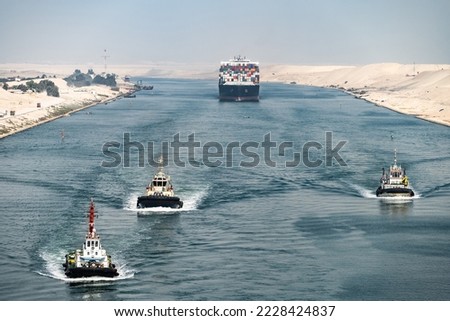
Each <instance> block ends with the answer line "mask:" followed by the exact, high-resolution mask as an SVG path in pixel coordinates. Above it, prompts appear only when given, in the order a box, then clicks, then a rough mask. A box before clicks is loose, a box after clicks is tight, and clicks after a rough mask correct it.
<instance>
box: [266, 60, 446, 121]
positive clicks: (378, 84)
mask: <svg viewBox="0 0 450 321" xmlns="http://www.w3.org/2000/svg"><path fill="white" fill-rule="evenodd" d="M261 78H262V79H264V81H278V82H285V83H296V84H302V85H310V86H318V87H332V88H337V89H339V90H342V91H345V92H347V93H349V94H352V95H354V96H355V97H357V98H360V99H364V100H366V101H369V102H372V103H374V104H376V105H378V106H381V107H385V108H389V109H391V110H393V111H396V112H399V113H402V114H408V115H413V116H415V117H417V118H420V119H423V120H427V121H430V122H434V123H438V124H441V125H445V126H450V65H415V64H411V65H401V64H394V63H390V64H373V65H365V66H358V67H356V66H318V67H314V66H282V65H274V66H268V67H266V69H265V72H264V74H262V75H261Z"/></svg>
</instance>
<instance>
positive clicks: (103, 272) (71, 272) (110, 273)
mask: <svg viewBox="0 0 450 321" xmlns="http://www.w3.org/2000/svg"><path fill="white" fill-rule="evenodd" d="M64 274H65V275H66V276H67V277H68V278H73V279H75V278H88V277H93V276H100V277H106V278H113V277H116V276H118V275H119V273H117V269H115V268H97V267H96V268H93V267H74V268H68V269H66V270H65V272H64Z"/></svg>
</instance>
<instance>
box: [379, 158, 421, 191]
mask: <svg viewBox="0 0 450 321" xmlns="http://www.w3.org/2000/svg"><path fill="white" fill-rule="evenodd" d="M376 195H377V197H407V198H410V197H413V196H414V191H413V190H412V188H411V187H410V184H409V180H408V176H406V171H405V169H404V168H402V167H401V166H400V165H397V150H395V151H394V164H393V165H391V166H390V167H389V171H388V172H387V173H386V172H385V170H384V168H383V173H382V175H381V179H380V186H379V187H378V189H377V190H376Z"/></svg>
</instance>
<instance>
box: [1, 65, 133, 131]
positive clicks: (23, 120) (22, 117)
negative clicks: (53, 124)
mask: <svg viewBox="0 0 450 321" xmlns="http://www.w3.org/2000/svg"><path fill="white" fill-rule="evenodd" d="M69 74H70V73H69ZM22 75H23V76H22ZM40 75H42V73H41V74H40ZM47 75H48V74H47ZM20 76H21V77H27V78H28V77H34V76H36V72H24V71H22V72H20ZM54 76H56V75H52V76H50V77H49V78H45V79H48V80H50V81H52V82H54V83H55V85H56V86H58V88H59V94H60V97H50V96H47V94H46V93H45V92H44V93H37V92H31V91H29V92H25V93H22V92H21V91H20V90H4V89H3V88H0V138H3V137H7V136H9V135H12V134H15V133H18V132H21V131H24V130H27V129H29V128H32V127H34V126H38V125H40V124H43V123H46V122H49V121H52V120H55V119H58V118H60V117H63V116H67V115H70V114H71V113H74V112H77V111H80V110H82V109H86V108H89V107H92V106H95V105H97V104H102V103H107V102H109V101H112V100H115V99H117V98H119V97H121V96H123V95H124V94H127V93H129V92H130V91H132V90H133V84H131V83H126V82H124V81H122V80H120V79H118V80H117V83H118V86H117V88H116V89H112V88H111V87H108V86H103V85H91V86H85V87H69V86H68V85H67V83H66V82H65V81H64V80H63V79H62V77H63V76H64V77H65V76H67V75H60V76H56V78H54ZM4 77H10V75H9V74H7V73H5V72H3V73H1V72H0V78H4ZM41 77H42V76H41ZM41 80H43V79H42V78H39V79H34V80H33V81H34V82H35V83H38V82H39V81H41ZM27 81H28V80H19V79H17V81H9V82H7V84H8V86H9V87H12V86H14V85H19V84H24V83H26V82H27Z"/></svg>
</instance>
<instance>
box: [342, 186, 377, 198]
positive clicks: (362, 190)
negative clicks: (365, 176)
mask: <svg viewBox="0 0 450 321" xmlns="http://www.w3.org/2000/svg"><path fill="white" fill-rule="evenodd" d="M348 185H349V186H350V187H351V188H353V189H354V190H355V191H356V192H358V194H359V195H361V196H362V197H364V198H377V195H376V194H375V192H374V191H371V190H369V189H367V188H364V187H362V186H359V185H356V184H348Z"/></svg>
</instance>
